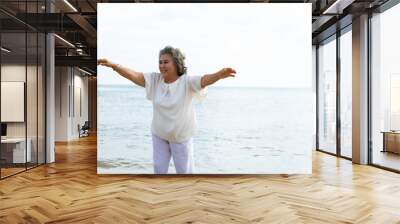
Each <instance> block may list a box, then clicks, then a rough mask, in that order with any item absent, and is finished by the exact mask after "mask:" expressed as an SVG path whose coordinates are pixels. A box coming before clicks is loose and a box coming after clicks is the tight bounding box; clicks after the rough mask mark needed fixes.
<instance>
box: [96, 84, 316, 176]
mask: <svg viewBox="0 0 400 224" xmlns="http://www.w3.org/2000/svg"><path fill="white" fill-rule="evenodd" d="M194 105H195V110H196V118H197V124H198V130H197V133H196V134H195V136H194V137H193V143H194V158H195V173H199V174H203V173H204V174H211V173H212V174H243V173H248V174H277V173H288V174H295V173H300V174H304V173H311V167H312V165H311V164H312V154H311V152H312V133H313V128H314V127H313V126H314V123H313V121H312V117H313V115H314V113H315V112H314V109H313V108H314V107H313V93H312V91H311V89H295V88H255V87H213V86H211V87H209V88H208V93H207V97H206V98H205V99H204V100H202V101H198V100H195V101H194ZM151 120H152V104H151V102H150V101H148V100H147V99H146V97H145V90H144V88H142V87H137V86H135V85H129V86H115V85H99V86H98V147H97V148H98V153H97V155H98V169H97V171H98V173H100V174H126V173H128V174H151V173H153V163H152V143H151ZM169 173H175V168H174V166H173V161H172V159H171V163H170V168H169Z"/></svg>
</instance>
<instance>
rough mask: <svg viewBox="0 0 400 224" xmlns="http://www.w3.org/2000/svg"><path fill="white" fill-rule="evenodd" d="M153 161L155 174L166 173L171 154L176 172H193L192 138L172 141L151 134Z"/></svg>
mask: <svg viewBox="0 0 400 224" xmlns="http://www.w3.org/2000/svg"><path fill="white" fill-rule="evenodd" d="M152 140H153V162H154V173H155V174H166V173H168V167H169V162H170V160H171V156H172V158H173V160H174V164H175V170H176V173H177V174H190V173H193V166H194V164H193V141H192V138H191V139H189V140H188V141H186V142H182V143H172V142H168V141H167V140H164V139H162V138H160V137H158V136H156V135H154V134H152Z"/></svg>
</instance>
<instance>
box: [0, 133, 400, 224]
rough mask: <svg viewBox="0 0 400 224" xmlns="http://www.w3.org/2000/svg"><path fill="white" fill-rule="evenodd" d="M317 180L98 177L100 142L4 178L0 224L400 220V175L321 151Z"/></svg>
mask: <svg viewBox="0 0 400 224" xmlns="http://www.w3.org/2000/svg"><path fill="white" fill-rule="evenodd" d="M313 160H314V161H313V174H312V175H290V176H287V175H235V176H230V175H225V176H211V175H210V176H186V177H182V176H180V177H177V176H157V177H155V176H137V175H136V176H135V175H104V176H103V175H101V176H99V175H97V174H96V138H95V137H89V138H83V139H82V140H80V141H75V142H70V143H68V144H57V146H56V163H54V164H50V165H45V166H41V167H38V168H35V169H33V170H29V171H27V172H25V173H22V174H19V175H16V176H13V177H10V178H8V179H5V180H2V181H0V223H43V222H48V223H372V224H377V223H385V224H386V223H400V175H399V174H395V173H391V172H388V171H384V170H380V169H377V168H374V167H369V166H359V165H353V164H351V162H350V161H347V160H343V159H338V158H335V157H333V156H330V155H326V154H323V153H320V152H315V153H314V155H313Z"/></svg>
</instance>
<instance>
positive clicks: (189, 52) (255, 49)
mask: <svg viewBox="0 0 400 224" xmlns="http://www.w3.org/2000/svg"><path fill="white" fill-rule="evenodd" d="M97 18H98V24H97V27H98V37H97V41H98V44H97V52H98V53H97V57H98V58H108V59H110V60H112V61H114V62H116V63H119V64H121V65H124V66H128V67H130V68H132V69H134V70H137V71H141V72H153V71H156V72H159V70H158V53H159V51H160V49H162V48H163V47H165V46H166V45H171V46H173V47H178V48H180V49H181V50H182V52H183V53H184V54H185V56H186V65H187V67H188V75H204V74H210V73H214V72H217V71H218V70H220V69H221V68H223V67H232V68H234V69H235V70H236V71H237V75H236V77H235V78H230V79H224V80H220V81H219V82H217V83H216V84H215V85H216V86H263V87H306V88H311V83H312V80H311V78H312V74H311V52H312V50H311V4H309V3H307V4H299V3H296V4H283V3H279V4H271V3H266V4H263V3H248V4H244V3H241V4H232V3H229V4H228V3H225V4H216V3H210V4H204V3H202V4H195V3H192V4H188V3H186V4H170V3H169V4H157V3H142V4H140V3H139V4H138V3H135V4H129V3H99V4H98V16H97ZM98 83H99V84H132V83H131V82H130V81H128V80H126V79H125V78H123V77H120V76H119V75H118V74H117V73H115V72H113V71H112V70H111V69H109V68H105V67H98Z"/></svg>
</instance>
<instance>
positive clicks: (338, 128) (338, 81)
mask: <svg viewBox="0 0 400 224" xmlns="http://www.w3.org/2000/svg"><path fill="white" fill-rule="evenodd" d="M351 25H352V24H351V23H350V24H349V25H347V26H345V27H344V28H342V29H338V30H337V31H336V33H334V34H332V35H331V36H329V37H327V38H326V39H324V40H322V41H321V42H320V43H319V44H317V46H316V63H315V64H316V104H317V105H316V108H317V109H316V121H317V122H316V150H317V151H319V152H323V153H326V154H329V155H333V156H337V157H340V158H343V159H347V160H352V158H350V157H347V156H344V155H342V154H341V151H342V150H341V117H340V112H341V111H340V103H341V99H340V94H341V89H340V84H341V65H340V37H341V36H343V35H344V34H345V33H347V32H351V30H352V29H351ZM331 41H336V51H335V53H336V153H332V152H329V151H326V150H324V149H321V148H320V147H319V131H320V130H319V98H320V95H319V94H320V93H319V67H320V65H319V50H318V49H319V47H320V44H327V43H329V42H331Z"/></svg>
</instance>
